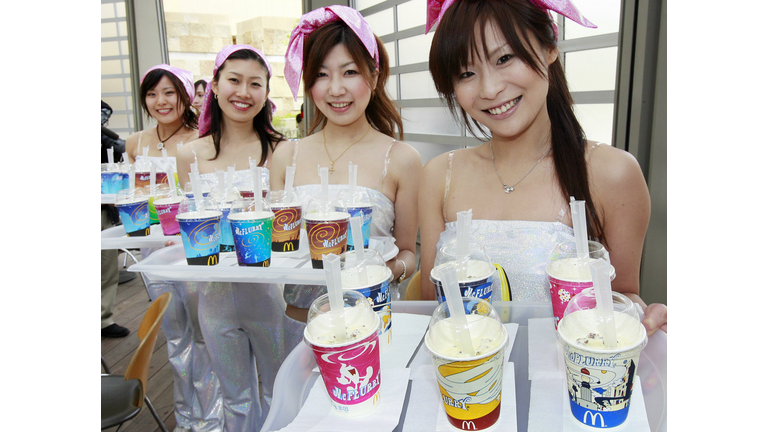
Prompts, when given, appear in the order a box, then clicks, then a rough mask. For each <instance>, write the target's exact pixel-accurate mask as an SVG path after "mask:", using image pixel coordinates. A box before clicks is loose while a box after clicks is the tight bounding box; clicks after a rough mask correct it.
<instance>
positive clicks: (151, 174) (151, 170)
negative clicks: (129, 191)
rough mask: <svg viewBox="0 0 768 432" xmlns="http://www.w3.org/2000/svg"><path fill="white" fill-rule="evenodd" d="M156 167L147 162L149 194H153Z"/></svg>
mask: <svg viewBox="0 0 768 432" xmlns="http://www.w3.org/2000/svg"><path fill="white" fill-rule="evenodd" d="M156 174H157V168H155V164H153V163H150V164H149V194H150V195H151V196H155V190H156V188H157V177H156Z"/></svg>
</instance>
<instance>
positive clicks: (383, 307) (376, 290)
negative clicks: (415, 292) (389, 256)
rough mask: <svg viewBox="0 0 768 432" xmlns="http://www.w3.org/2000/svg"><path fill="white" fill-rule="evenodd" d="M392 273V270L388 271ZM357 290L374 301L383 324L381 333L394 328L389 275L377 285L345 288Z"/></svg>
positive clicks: (375, 308) (374, 307) (374, 309)
mask: <svg viewBox="0 0 768 432" xmlns="http://www.w3.org/2000/svg"><path fill="white" fill-rule="evenodd" d="M388 273H390V274H391V272H388ZM345 289H350V290H352V291H357V292H359V293H360V294H362V295H364V296H365V297H366V298H368V300H369V301H371V302H372V303H373V311H374V312H376V313H377V314H378V315H379V317H380V318H381V321H382V325H381V328H380V329H379V334H380V335H381V334H383V333H386V332H388V331H389V330H390V329H391V328H392V310H391V309H390V307H389V305H390V299H391V296H390V291H389V277H387V279H384V280H383V281H382V282H379V283H377V284H375V285H372V286H369V287H365V288H345Z"/></svg>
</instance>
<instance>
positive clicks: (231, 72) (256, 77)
mask: <svg viewBox="0 0 768 432" xmlns="http://www.w3.org/2000/svg"><path fill="white" fill-rule="evenodd" d="M227 73H228V74H232V75H234V76H235V77H237V78H240V77H242V76H243V74H239V73H237V72H234V71H227ZM251 78H252V79H258V80H261V81H264V77H262V76H261V75H254V76H252V77H251Z"/></svg>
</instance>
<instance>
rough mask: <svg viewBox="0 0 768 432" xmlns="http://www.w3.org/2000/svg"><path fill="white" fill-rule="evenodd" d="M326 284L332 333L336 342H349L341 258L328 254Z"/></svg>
mask: <svg viewBox="0 0 768 432" xmlns="http://www.w3.org/2000/svg"><path fill="white" fill-rule="evenodd" d="M323 270H324V271H325V283H326V285H327V287H328V303H329V305H330V306H331V311H330V312H329V316H330V318H331V331H333V334H334V336H336V342H337V343H340V342H345V341H346V340H347V325H346V322H345V321H344V299H343V297H342V293H341V258H339V256H338V255H334V254H328V255H325V256H324V257H323Z"/></svg>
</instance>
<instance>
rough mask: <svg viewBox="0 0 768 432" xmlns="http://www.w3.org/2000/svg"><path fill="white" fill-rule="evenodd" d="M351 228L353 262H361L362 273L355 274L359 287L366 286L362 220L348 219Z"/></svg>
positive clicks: (359, 218)
mask: <svg viewBox="0 0 768 432" xmlns="http://www.w3.org/2000/svg"><path fill="white" fill-rule="evenodd" d="M349 223H350V226H351V227H352V241H353V242H354V243H355V260H357V262H358V263H360V262H363V266H362V271H360V272H358V273H357V282H358V283H359V284H360V286H365V285H368V269H367V266H366V265H365V249H363V218H361V217H360V216H355V217H353V218H350V219H349Z"/></svg>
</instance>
